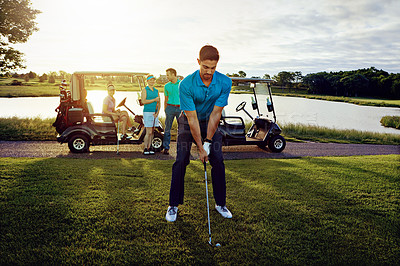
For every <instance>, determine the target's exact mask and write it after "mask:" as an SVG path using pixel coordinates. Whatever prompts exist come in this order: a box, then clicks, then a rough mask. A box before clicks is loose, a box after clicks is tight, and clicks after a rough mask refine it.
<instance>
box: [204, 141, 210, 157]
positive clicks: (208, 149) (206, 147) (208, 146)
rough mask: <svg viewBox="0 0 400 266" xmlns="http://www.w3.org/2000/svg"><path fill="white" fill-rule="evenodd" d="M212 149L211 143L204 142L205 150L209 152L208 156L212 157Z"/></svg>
mask: <svg viewBox="0 0 400 266" xmlns="http://www.w3.org/2000/svg"><path fill="white" fill-rule="evenodd" d="M210 147H211V143H210V142H204V144H203V149H204V150H205V151H206V152H207V156H208V155H210Z"/></svg>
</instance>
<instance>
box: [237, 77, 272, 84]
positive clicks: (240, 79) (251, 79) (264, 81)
mask: <svg viewBox="0 0 400 266" xmlns="http://www.w3.org/2000/svg"><path fill="white" fill-rule="evenodd" d="M231 79H232V81H235V82H239V83H240V82H251V83H270V82H273V81H274V80H273V79H260V78H238V77H231Z"/></svg>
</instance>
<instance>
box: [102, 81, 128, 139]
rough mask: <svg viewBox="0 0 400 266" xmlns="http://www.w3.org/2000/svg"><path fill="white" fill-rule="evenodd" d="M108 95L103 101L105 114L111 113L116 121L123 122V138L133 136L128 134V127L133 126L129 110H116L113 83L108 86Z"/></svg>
mask: <svg viewBox="0 0 400 266" xmlns="http://www.w3.org/2000/svg"><path fill="white" fill-rule="evenodd" d="M107 91H108V95H107V96H106V98H104V101H103V114H109V115H111V116H112V117H113V119H114V122H115V123H118V122H122V125H121V133H122V137H121V140H127V139H130V138H132V137H130V136H128V135H127V134H126V129H127V127H129V128H130V127H132V123H131V121H130V119H129V114H128V112H127V111H121V110H115V98H114V94H115V87H114V85H113V84H109V85H108V86H107Z"/></svg>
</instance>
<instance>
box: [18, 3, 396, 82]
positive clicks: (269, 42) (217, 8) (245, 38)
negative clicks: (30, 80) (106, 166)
mask: <svg viewBox="0 0 400 266" xmlns="http://www.w3.org/2000/svg"><path fill="white" fill-rule="evenodd" d="M31 3H32V5H31V6H32V8H34V9H38V10H40V11H41V12H42V13H41V14H39V15H37V18H36V19H35V21H36V22H37V27H38V28H39V31H37V32H34V33H33V34H32V36H30V38H29V39H28V41H27V42H26V43H23V44H15V45H13V47H14V48H16V49H17V50H19V51H21V52H23V53H24V54H25V56H24V59H25V60H26V62H25V65H26V69H20V70H18V71H15V72H24V71H26V70H28V72H29V71H32V72H35V73H48V72H51V71H57V72H58V71H60V70H62V71H66V72H68V73H73V72H75V71H81V70H90V71H104V70H114V71H135V72H149V73H153V74H154V75H157V74H158V75H163V74H164V73H165V69H167V68H169V67H173V68H175V69H176V70H177V72H178V74H179V75H182V76H187V75H188V74H190V73H192V72H193V71H195V70H197V69H198V64H197V57H198V52H199V50H200V48H201V47H202V46H203V45H205V44H211V45H213V46H215V47H216V48H217V49H218V50H219V52H220V56H221V58H220V61H219V63H218V67H217V70H218V71H219V72H221V73H223V74H227V73H229V74H232V73H238V71H244V72H245V73H246V74H247V76H248V77H251V76H260V77H262V76H263V75H264V74H269V75H271V76H274V75H276V74H277V73H279V72H281V71H289V72H295V71H300V72H302V74H303V75H306V74H309V73H317V72H331V71H332V72H337V71H352V70H358V69H365V68H370V67H375V68H377V69H381V70H384V71H386V72H388V73H399V72H400V34H399V33H400V21H399V19H398V13H400V1H391V0H386V1H376V0H358V1H351V2H349V1H344V0H339V1H335V2H332V1H328V0H324V1H319V2H318V3H313V2H310V1H308V0H296V1H290V2H287V1H281V0H272V1H268V2H266V1H261V0H249V1H248V2H246V3H243V2H242V1H238V0H233V1H225V0H223V1H217V2H216V1H212V0H204V1H202V2H197V1H182V0H171V1H168V2H160V1H156V0H150V1H148V2H146V3H143V2H139V1H128V0H115V1H113V2H112V4H109V2H108V1H105V0H101V1H94V0H87V1H78V0H68V1H67V0H58V1H51V0H31ZM149 7H150V8H149ZM264 11H265V12H264Z"/></svg>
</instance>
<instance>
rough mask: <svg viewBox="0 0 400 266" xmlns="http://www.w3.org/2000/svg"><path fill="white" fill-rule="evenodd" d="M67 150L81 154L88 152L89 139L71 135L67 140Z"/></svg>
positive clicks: (83, 136) (79, 135)
mask: <svg viewBox="0 0 400 266" xmlns="http://www.w3.org/2000/svg"><path fill="white" fill-rule="evenodd" d="M68 147H69V150H70V151H71V152H73V153H83V152H88V151H89V138H88V137H87V136H85V135H81V134H77V135H73V136H72V137H71V138H70V139H69V140H68Z"/></svg>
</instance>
